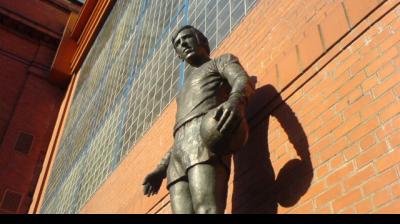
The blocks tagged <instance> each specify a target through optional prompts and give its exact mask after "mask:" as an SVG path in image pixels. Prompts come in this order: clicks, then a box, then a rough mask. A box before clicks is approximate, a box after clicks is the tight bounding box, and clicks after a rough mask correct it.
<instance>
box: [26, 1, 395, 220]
mask: <svg viewBox="0 0 400 224" xmlns="http://www.w3.org/2000/svg"><path fill="white" fill-rule="evenodd" d="M220 2H225V5H228V6H224V5H220ZM142 3H143V4H142V5H134V4H127V5H123V3H119V2H118V1H117V3H115V4H110V6H109V7H110V9H111V10H110V14H104V16H105V17H107V19H106V22H105V23H104V25H103V26H102V28H101V31H100V32H99V34H98V35H97V39H96V41H95V42H94V44H93V45H91V47H90V48H91V49H90V51H88V52H89V53H88V55H87V57H86V59H85V61H84V62H83V63H82V66H81V67H79V68H77V69H76V70H75V73H73V74H72V75H73V81H72V82H71V83H70V87H69V91H68V93H69V96H68V99H67V100H66V103H65V105H64V106H63V107H62V108H64V109H63V111H64V112H60V115H59V122H58V123H57V125H56V132H55V134H53V137H54V138H53V141H52V143H51V144H53V145H55V146H54V147H53V148H52V149H51V150H49V151H48V155H47V156H46V162H45V164H47V165H46V167H48V168H47V169H45V170H44V171H42V174H41V178H40V183H39V185H38V187H37V189H36V192H35V197H34V203H33V204H32V205H31V210H30V212H32V213H55V212H60V213H150V214H154V213H170V212H171V210H170V203H169V197H168V192H167V190H166V189H165V183H164V184H163V186H162V187H161V189H162V190H160V192H159V193H158V194H157V195H156V196H153V197H151V198H147V197H144V196H143V193H142V186H141V182H142V180H143V177H144V175H145V174H146V173H148V172H149V171H151V170H152V169H153V168H154V167H155V166H156V164H157V163H158V161H159V160H160V158H161V157H162V155H163V154H164V153H165V151H166V150H168V149H169V147H170V145H171V144H172V140H173V139H172V127H173V124H174V121H175V117H174V116H175V112H176V104H175V101H174V96H175V94H176V91H179V87H180V83H181V80H182V79H183V78H184V72H187V68H186V67H185V65H184V64H181V62H179V61H176V60H175V59H173V58H174V57H175V56H174V55H173V54H172V53H171V54H170V53H169V52H171V51H172V47H171V46H168V45H169V44H170V42H169V39H168V36H169V33H170V32H171V31H173V30H174V29H176V28H177V27H179V26H180V25H182V24H185V23H190V24H193V25H195V26H197V27H199V28H200V30H202V31H204V32H205V33H206V35H207V36H208V37H209V38H210V40H211V42H212V44H211V46H212V56H214V57H215V56H218V55H221V54H223V53H226V52H229V53H233V54H235V55H237V56H238V57H239V59H240V61H241V63H242V65H243V66H244V68H245V69H246V70H247V71H248V73H249V74H250V75H251V76H252V80H253V82H254V84H255V86H256V93H255V95H254V97H253V98H252V99H251V101H250V105H249V109H248V119H249V123H250V127H251V135H250V138H249V142H248V144H247V145H246V147H244V148H243V150H241V151H240V152H238V153H237V154H235V156H234V158H233V160H232V167H233V169H232V173H231V177H230V180H229V193H228V203H227V204H228V207H227V210H226V212H227V213H397V212H398V210H399V209H400V200H399V199H400V197H399V196H400V195H399V194H400V185H399V184H400V182H399V180H400V179H399V178H400V166H399V161H400V151H399V147H400V135H399V133H400V130H399V127H400V117H399V108H400V107H399V100H400V98H399V93H400V84H399V83H400V82H399V81H400V80H399V78H398V77H399V72H400V66H399V65H400V55H399V53H400V44H399V41H400V34H399V32H400V30H399V28H400V3H399V2H398V1H396V0H387V1H385V0H310V1H278V0H258V1H243V2H242V3H243V5H240V4H241V3H240V1H239V3H238V1H218V4H217V3H215V2H214V1H204V0H201V1H200V0H198V1H190V3H189V1H176V2H175V3H176V5H173V7H172V9H171V13H170V14H169V16H170V17H168V16H165V17H164V18H171V19H169V20H168V21H169V23H168V22H166V23H162V24H158V23H157V22H153V23H152V24H153V25H152V26H150V25H148V23H147V22H148V21H160V20H159V19H158V20H147V18H154V15H160V16H161V15H164V14H162V13H161V14H159V13H157V12H160V11H157V10H160V8H163V9H165V8H168V7H167V6H165V5H156V4H155V3H154V2H152V1H142ZM153 3H154V4H153ZM112 5H113V6H112ZM175 6H176V7H175ZM158 7H160V8H158ZM214 7H215V8H214ZM225 7H229V10H228V9H227V10H228V12H224V10H225V9H226V8H225ZM240 7H243V9H241V11H240V10H239V8H240ZM125 9H128V10H125ZM194 9H195V10H194ZM214 10H215V13H216V14H215V16H212V14H211V13H213V12H214ZM236 10H237V11H236ZM238 11H240V12H241V13H238ZM224 13H225V14H224ZM152 15H153V16H152ZM165 15H166V14H165ZM220 15H222V17H221V18H220ZM224 18H228V19H224ZM213 19H215V20H216V22H215V23H216V24H217V25H216V28H215V27H213V26H214V25H213ZM228 20H229V21H230V22H226V21H228ZM225 23H229V24H230V25H229V26H228V27H229V28H225V27H224V24H225ZM140 24H141V25H140ZM154 24H156V25H154ZM224 28H225V29H226V30H224ZM210 30H211V31H210ZM160 31H161V32H160ZM153 34H154V35H153ZM158 34H159V35H158ZM214 35H215V39H213V38H214ZM164 39H166V41H167V42H166V43H165V44H164V42H162V41H163V40H164ZM127 49H128V50H127ZM165 52H167V53H165ZM132 58H133V59H132ZM132 60H134V61H132ZM166 60H168V61H167V62H166ZM174 60H175V61H174ZM124 74H126V75H124ZM150 74H151V75H150ZM161 74H164V75H163V76H162V75H161ZM171 74H172V75H171ZM157 75H161V76H162V78H157V77H159V76H157ZM170 76H172V77H170ZM166 81H168V85H167V86H166V84H165V83H166ZM160 89H162V91H161V93H160V92H159V91H158V90H160ZM135 91H136V92H135ZM166 93H167V94H168V96H166ZM139 94H140V96H142V98H144V99H146V100H140V99H141V98H139V97H138V96H139ZM159 94H160V95H159ZM165 97H166V100H165V102H164V98H165ZM137 99H139V100H137ZM147 121H148V122H147ZM78 127H79V129H82V130H78ZM66 158H68V160H66Z"/></svg>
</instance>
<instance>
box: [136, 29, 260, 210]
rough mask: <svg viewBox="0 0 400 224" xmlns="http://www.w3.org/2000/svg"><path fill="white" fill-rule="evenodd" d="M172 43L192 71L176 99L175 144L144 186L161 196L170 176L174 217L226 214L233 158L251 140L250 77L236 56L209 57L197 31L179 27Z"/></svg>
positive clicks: (150, 193)
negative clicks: (248, 117) (247, 113)
mask: <svg viewBox="0 0 400 224" xmlns="http://www.w3.org/2000/svg"><path fill="white" fill-rule="evenodd" d="M172 43H173V46H174V49H175V51H176V53H177V54H178V56H179V58H180V59H182V60H185V61H186V62H187V63H188V64H189V65H191V66H192V67H193V70H192V72H191V73H190V74H189V75H188V76H187V77H186V79H185V82H184V85H183V87H182V89H181V90H180V92H179V94H178V96H177V107H178V108H177V113H176V123H175V127H174V144H173V146H172V147H171V149H170V150H169V151H168V152H167V153H166V155H165V156H164V158H163V159H162V160H161V162H160V164H159V165H158V166H157V167H156V169H155V170H154V171H152V172H151V173H149V174H148V175H147V176H146V177H145V179H144V182H143V185H144V194H145V195H147V196H151V195H153V194H156V193H157V192H158V190H159V188H160V186H161V183H162V180H163V179H164V178H165V177H167V188H168V190H169V192H170V197H171V205H172V210H173V212H174V213H189V214H190V213H197V214H200V213H223V212H224V210H225V206H226V194H227V187H228V186H227V183H228V179H229V172H230V159H231V155H232V154H233V153H234V152H236V151H237V150H239V149H240V148H241V147H242V146H243V145H244V144H245V143H246V141H247V137H248V126H247V121H246V118H245V112H244V111H245V106H246V105H247V102H248V98H249V96H250V95H251V94H252V92H253V89H252V87H251V84H250V81H249V76H248V75H247V73H246V72H245V70H244V69H243V67H242V66H241V65H240V63H239V60H238V59H237V58H236V57H235V56H234V55H232V54H224V55H222V56H219V57H217V58H213V59H211V58H210V48H209V45H208V40H207V38H206V37H205V36H204V35H203V34H202V33H201V32H200V31H199V30H197V29H195V28H194V27H192V26H189V25H188V26H184V27H182V28H180V29H179V30H178V31H177V32H176V33H175V34H174V35H173V36H172Z"/></svg>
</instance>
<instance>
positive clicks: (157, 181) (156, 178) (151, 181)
mask: <svg viewBox="0 0 400 224" xmlns="http://www.w3.org/2000/svg"><path fill="white" fill-rule="evenodd" d="M165 172H166V171H165V170H164V169H159V168H157V169H155V170H154V171H153V172H151V173H149V174H148V175H147V176H146V177H145V178H144V181H143V193H144V195H146V196H147V197H150V196H152V195H154V194H157V193H158V190H160V186H161V183H162V181H163V179H164V178H165Z"/></svg>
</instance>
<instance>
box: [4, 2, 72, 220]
mask: <svg viewBox="0 0 400 224" xmlns="http://www.w3.org/2000/svg"><path fill="white" fill-rule="evenodd" d="M67 3H68V2H63V1H38V0H37V1H36V0H33V1H30V2H29V4H28V3H27V2H25V1H7V0H2V1H0V67H1V69H0V144H1V146H0V167H1V171H0V213H27V212H28V209H29V206H30V204H31V200H32V196H33V193H34V190H35V186H36V181H37V179H38V177H39V174H40V171H41V167H42V163H43V159H44V156H45V154H46V150H47V147H48V144H49V141H50V138H51V134H52V131H53V127H54V123H55V120H56V118H57V114H58V110H59V106H60V103H61V101H62V98H63V94H64V93H65V90H64V89H63V88H60V87H59V86H57V85H55V84H54V83H51V82H49V79H48V78H49V74H50V67H51V64H52V61H53V57H54V55H55V53H56V50H57V46H58V42H59V40H60V39H61V37H62V34H63V31H64V26H65V24H66V21H67V19H68V16H69V15H70V13H71V12H72V13H74V12H75V13H77V12H78V11H77V10H79V6H78V5H74V4H67Z"/></svg>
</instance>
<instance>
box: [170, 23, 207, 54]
mask: <svg viewBox="0 0 400 224" xmlns="http://www.w3.org/2000/svg"><path fill="white" fill-rule="evenodd" d="M186 29H189V30H191V31H192V32H193V33H194V34H195V36H196V38H197V41H199V43H200V44H202V45H203V46H204V47H205V48H206V51H207V53H208V54H210V46H209V43H208V39H207V37H206V36H204V34H203V33H202V32H201V31H200V30H198V29H196V28H194V27H193V26H191V25H185V26H182V27H181V28H179V29H178V30H177V31H175V32H174V33H173V34H172V37H171V40H172V44H173V45H174V41H175V38H176V37H177V36H178V34H179V33H180V32H181V31H182V30H186Z"/></svg>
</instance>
